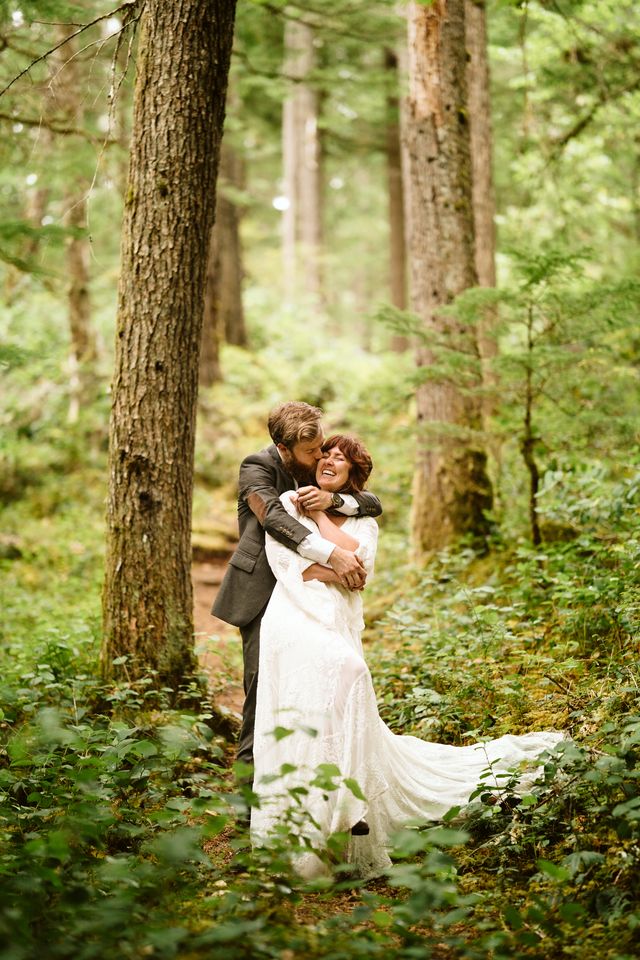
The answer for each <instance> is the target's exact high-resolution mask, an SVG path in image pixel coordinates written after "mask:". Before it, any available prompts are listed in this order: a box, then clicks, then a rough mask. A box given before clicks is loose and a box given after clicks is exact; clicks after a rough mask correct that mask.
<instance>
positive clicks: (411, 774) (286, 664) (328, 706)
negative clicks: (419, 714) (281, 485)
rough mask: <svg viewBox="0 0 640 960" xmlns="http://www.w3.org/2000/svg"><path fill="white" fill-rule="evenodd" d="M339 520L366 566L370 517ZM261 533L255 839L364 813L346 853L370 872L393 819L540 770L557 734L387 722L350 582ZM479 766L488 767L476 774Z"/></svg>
mask: <svg viewBox="0 0 640 960" xmlns="http://www.w3.org/2000/svg"><path fill="white" fill-rule="evenodd" d="M281 500H282V502H283V504H284V506H285V508H286V509H287V510H288V511H289V512H290V513H291V514H292V515H293V516H295V517H296V519H298V520H299V521H300V522H301V523H303V524H305V525H306V526H308V527H309V529H310V530H316V531H317V526H316V525H315V524H314V523H313V521H312V520H310V519H309V518H308V517H305V516H302V515H301V514H299V513H298V512H297V510H296V507H295V505H294V504H293V503H292V502H291V492H288V493H285V494H283V495H282V497H281ZM343 530H344V531H345V533H349V534H351V535H352V536H353V537H354V538H355V539H356V540H358V541H359V543H360V546H359V548H358V550H357V553H358V555H359V556H360V558H361V559H362V562H363V563H364V565H365V567H366V569H367V572H368V575H369V577H370V576H371V574H372V572H373V564H374V558H375V551H376V544H377V536H378V526H377V524H376V522H375V520H373V519H372V518H370V517H349V518H348V519H347V520H346V522H345V523H344V525H343ZM266 541H267V556H268V558H269V563H270V565H271V568H272V570H273V572H274V574H275V576H276V579H277V583H276V586H275V589H274V591H273V594H272V597H271V600H270V602H269V604H268V606H267V610H266V611H265V615H264V618H263V621H262V627H261V632H260V666H259V680H258V695H257V707H256V723H255V740H254V758H255V768H254V790H255V791H256V793H257V794H258V795H259V797H260V807H258V808H254V809H253V810H252V815H251V836H252V842H253V843H254V844H260V843H264V842H268V838H269V836H270V835H271V834H272V833H273V831H275V830H277V828H278V826H279V825H282V824H284V823H286V822H287V820H288V819H289V822H290V823H291V822H292V820H291V818H293V820H294V821H295V819H296V817H297V818H298V820H299V823H298V824H297V832H298V833H299V834H301V835H304V836H306V837H308V839H309V841H310V842H311V843H312V844H313V846H314V847H315V848H322V847H323V846H324V844H325V842H326V839H327V838H328V837H329V835H330V834H332V833H335V832H338V831H345V832H348V831H349V830H350V828H351V827H352V826H353V825H354V824H355V823H356V822H357V821H359V820H361V819H363V818H366V820H367V822H368V824H369V828H370V832H369V834H368V836H364V837H357V838H353V839H352V840H351V841H350V842H349V845H348V849H347V859H348V860H349V861H350V862H351V863H352V864H353V865H354V869H355V870H356V871H357V872H358V873H359V874H360V875H361V876H363V877H372V876H376V875H380V874H381V873H382V872H383V871H384V870H385V869H386V868H387V867H388V866H389V865H390V863H391V861H390V859H389V856H388V852H387V849H388V845H389V837H390V835H391V834H392V833H393V832H394V831H396V830H397V829H399V828H400V827H401V826H402V825H403V824H405V823H407V822H408V821H416V820H421V821H423V822H426V821H432V820H438V819H440V818H441V817H442V816H443V815H444V814H445V813H446V812H447V811H448V810H450V809H451V808H452V807H454V806H464V805H465V804H467V803H468V802H469V797H470V795H471V794H472V793H473V791H474V790H475V789H476V787H477V786H478V784H479V783H480V782H486V783H487V784H488V785H489V788H491V787H492V786H493V788H494V789H497V790H499V788H500V786H501V785H503V784H504V780H503V779H501V778H500V774H503V775H504V774H505V773H506V772H507V771H510V770H513V769H514V768H521V771H522V772H521V773H520V772H519V773H518V776H519V790H520V792H523V791H524V790H525V789H526V788H527V786H528V785H529V784H530V783H531V782H532V781H533V780H535V778H536V776H539V775H540V766H539V762H538V763H537V764H534V763H532V761H536V760H538V758H539V757H540V754H541V753H543V752H544V751H545V750H549V749H552V748H553V747H554V746H555V745H556V744H557V743H558V742H559V741H560V740H562V739H563V736H562V734H559V733H553V732H543V733H529V734H524V735H521V736H503V737H499V738H498V739H496V740H491V741H489V742H486V743H480V744H472V745H470V746H465V747H454V746H449V745H446V744H439V743H429V742H427V741H424V740H420V739H418V738H417V737H411V736H398V735H396V734H394V733H392V732H391V730H389V728H388V727H387V726H386V724H385V723H384V722H383V721H382V720H381V718H380V716H379V714H378V707H377V703H376V698H375V693H374V689H373V684H372V681H371V675H370V673H369V669H368V667H367V665H366V663H365V660H364V656H363V650H362V643H361V639H360V637H361V632H362V629H363V626H364V624H363V620H362V599H361V595H360V593H357V592H355V593H354V592H351V591H349V590H346V589H344V588H342V587H341V586H340V585H339V584H325V583H320V582H319V581H317V580H312V581H308V582H304V581H303V579H302V573H303V571H304V570H305V568H306V567H307V566H309V563H310V561H309V560H305V559H304V558H303V557H301V556H299V555H298V554H296V553H294V552H293V551H291V550H290V549H288V548H286V547H284V546H282V545H281V544H279V543H278V542H277V541H276V540H274V539H273V538H272V537H270V536H267V538H266ZM321 765H325V766H321ZM326 765H331V766H326ZM318 767H320V768H321V773H323V774H324V777H325V778H326V777H329V778H331V777H332V775H333V774H335V773H336V770H335V768H338V769H339V771H340V773H341V775H342V777H341V778H338V777H335V778H334V780H333V782H334V784H338V785H337V787H336V788H335V789H330V788H329V787H330V784H329V785H328V784H327V783H326V782H323V779H322V777H321V778H320V779H318V778H317V775H316V771H317V769H318ZM489 768H491V774H490V777H489V778H488V779H482V780H481V776H482V774H483V773H484V774H485V775H486V772H487V770H488V769H489ZM527 768H528V769H527ZM494 777H496V778H497V779H495V780H494V779H492V778H494ZM296 869H297V870H298V872H299V873H300V874H301V875H303V876H306V877H313V876H317V875H321V874H322V873H323V872H324V870H325V868H324V866H323V864H322V862H321V861H320V860H319V859H318V858H317V857H316V856H315V855H313V854H312V853H307V854H301V855H299V856H297V857H296Z"/></svg>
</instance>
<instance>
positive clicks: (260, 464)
mask: <svg viewBox="0 0 640 960" xmlns="http://www.w3.org/2000/svg"><path fill="white" fill-rule="evenodd" d="M238 494H239V497H240V500H244V502H245V503H246V505H247V507H248V508H249V509H250V510H251V512H252V513H253V514H255V516H256V518H257V520H258V523H259V524H260V526H261V527H263V528H264V529H265V530H266V531H267V532H268V533H270V534H271V536H272V537H273V538H274V539H275V540H278V542H279V543H282V544H284V546H285V547H289V549H290V550H297V548H298V545H299V544H300V543H301V542H302V541H303V540H304V539H306V537H308V536H309V529H308V527H305V526H304V524H302V523H300V522H299V521H298V520H296V519H295V517H292V516H291V514H289V513H287V511H286V510H285V508H284V507H283V505H282V501H281V500H280V494H279V493H278V491H277V489H276V473H275V468H274V467H272V466H271V465H270V464H268V463H265V461H264V460H263V458H262V457H261V456H260V454H252V455H251V456H249V457H246V458H245V459H244V460H243V461H242V463H241V464H240V478H239V483H238Z"/></svg>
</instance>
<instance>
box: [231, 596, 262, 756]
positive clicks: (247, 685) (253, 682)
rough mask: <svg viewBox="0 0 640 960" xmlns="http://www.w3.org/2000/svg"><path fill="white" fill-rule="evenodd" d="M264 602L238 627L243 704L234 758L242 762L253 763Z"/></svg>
mask: <svg viewBox="0 0 640 960" xmlns="http://www.w3.org/2000/svg"><path fill="white" fill-rule="evenodd" d="M266 608H267V605H266V604H265V605H264V607H263V608H262V610H261V611H260V613H259V614H258V616H257V617H254V618H253V620H251V621H250V622H249V623H247V624H246V626H244V627H240V636H241V637H242V659H243V662H244V706H243V708H242V726H241V727H240V736H239V738H238V752H237V754H236V759H237V760H240V761H242V763H250V764H253V729H254V727H255V723H256V695H257V692H258V664H259V662H260V624H261V623H262V618H263V616H264V611H265V610H266Z"/></svg>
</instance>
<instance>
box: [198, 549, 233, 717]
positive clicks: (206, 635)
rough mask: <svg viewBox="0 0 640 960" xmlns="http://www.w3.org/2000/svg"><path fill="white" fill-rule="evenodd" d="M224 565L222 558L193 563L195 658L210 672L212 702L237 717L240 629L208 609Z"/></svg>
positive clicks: (225, 563) (221, 576)
mask: <svg viewBox="0 0 640 960" xmlns="http://www.w3.org/2000/svg"><path fill="white" fill-rule="evenodd" d="M226 566H227V560H226V558H223V557H220V558H219V557H212V558H211V559H210V560H208V561H197V562H195V563H193V565H192V567H191V580H192V582H193V620H194V627H195V632H196V649H197V651H198V658H199V660H200V663H201V664H202V666H203V667H204V669H205V670H206V672H207V674H208V675H209V678H210V686H211V690H212V692H213V694H214V699H215V703H216V705H217V706H218V707H221V708H223V709H226V710H230V711H231V712H232V713H234V714H236V715H237V717H238V720H239V719H240V714H241V711H242V702H243V700H244V693H243V690H242V647H241V640H240V632H239V630H238V629H237V628H236V627H232V626H230V625H229V624H228V623H224V621H222V620H218V618H217V617H212V616H211V612H210V611H211V604H212V603H213V599H214V597H215V595H216V592H217V590H218V587H219V586H220V583H221V581H222V578H223V576H224V572H225V569H226Z"/></svg>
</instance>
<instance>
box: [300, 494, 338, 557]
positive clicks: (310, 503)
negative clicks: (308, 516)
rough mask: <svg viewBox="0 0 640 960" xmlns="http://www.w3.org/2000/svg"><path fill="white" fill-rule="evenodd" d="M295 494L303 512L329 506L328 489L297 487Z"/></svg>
mask: <svg viewBox="0 0 640 960" xmlns="http://www.w3.org/2000/svg"><path fill="white" fill-rule="evenodd" d="M297 494H298V496H297V503H298V507H300V508H301V509H302V511H303V512H304V513H310V512H312V511H314V510H328V509H329V507H330V506H331V494H330V493H329V491H328V490H318V488H317V487H298V490H297ZM336 572H337V571H336Z"/></svg>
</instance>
